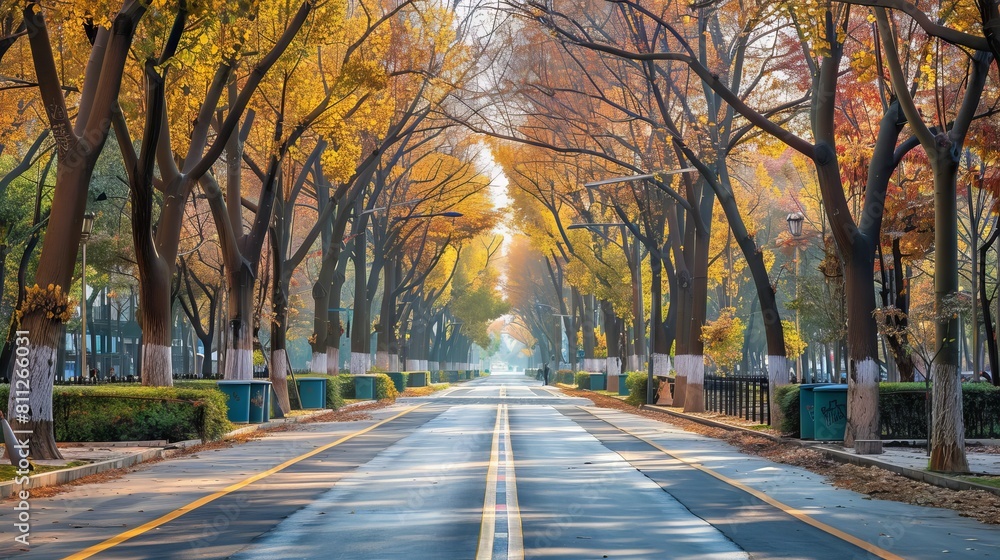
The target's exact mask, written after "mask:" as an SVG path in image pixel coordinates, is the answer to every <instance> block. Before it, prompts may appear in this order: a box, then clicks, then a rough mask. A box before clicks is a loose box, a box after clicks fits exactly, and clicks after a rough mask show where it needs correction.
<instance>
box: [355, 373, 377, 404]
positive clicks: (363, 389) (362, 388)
mask: <svg viewBox="0 0 1000 560" xmlns="http://www.w3.org/2000/svg"><path fill="white" fill-rule="evenodd" d="M354 398H357V399H361V400H365V401H371V400H375V376H374V375H355V376H354Z"/></svg>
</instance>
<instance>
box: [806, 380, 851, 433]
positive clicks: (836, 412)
mask: <svg viewBox="0 0 1000 560" xmlns="http://www.w3.org/2000/svg"><path fill="white" fill-rule="evenodd" d="M813 401H814V402H815V405H814V406H815V409H814V415H815V418H816V420H815V427H814V436H815V438H816V439H817V440H819V441H843V440H844V433H845V432H846V431H847V384H839V383H838V384H836V385H827V386H825V387H816V388H814V389H813Z"/></svg>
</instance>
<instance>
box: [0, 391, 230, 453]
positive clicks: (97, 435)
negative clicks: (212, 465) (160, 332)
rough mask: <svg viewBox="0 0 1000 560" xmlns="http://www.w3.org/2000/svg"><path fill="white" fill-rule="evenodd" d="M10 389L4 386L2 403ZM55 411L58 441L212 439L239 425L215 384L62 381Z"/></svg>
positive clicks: (54, 400)
mask: <svg viewBox="0 0 1000 560" xmlns="http://www.w3.org/2000/svg"><path fill="white" fill-rule="evenodd" d="M9 391H10V387H9V386H8V385H0V402H7V396H8V394H9ZM52 413H53V420H54V422H53V423H54V425H55V435H56V441H145V440H160V439H162V440H167V441H183V440H189V439H202V440H204V441H211V440H216V439H220V438H221V437H222V436H224V435H225V434H226V432H228V431H229V430H231V429H233V425H232V424H231V423H230V422H229V420H227V419H226V395H225V394H224V393H222V392H221V391H219V390H218V389H215V388H204V389H192V388H187V387H141V386H135V385H129V386H117V387H114V386H103V387H87V386H82V387H80V386H57V387H55V388H54V389H53V393H52Z"/></svg>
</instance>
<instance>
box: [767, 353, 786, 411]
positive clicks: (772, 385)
mask: <svg viewBox="0 0 1000 560" xmlns="http://www.w3.org/2000/svg"><path fill="white" fill-rule="evenodd" d="M789 365H790V364H789V360H788V358H786V357H785V356H773V355H769V356H768V357H767V403H768V412H769V414H770V415H771V423H770V426H771V427H772V428H777V427H780V426H781V420H782V417H781V406H779V405H778V399H777V398H775V393H776V392H777V390H778V387H780V386H782V385H788V383H789V382H790V380H791V379H790V377H789V374H788V366H789Z"/></svg>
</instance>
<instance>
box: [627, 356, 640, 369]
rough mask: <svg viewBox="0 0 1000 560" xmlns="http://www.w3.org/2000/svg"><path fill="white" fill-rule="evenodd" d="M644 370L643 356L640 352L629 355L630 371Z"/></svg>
mask: <svg viewBox="0 0 1000 560" xmlns="http://www.w3.org/2000/svg"><path fill="white" fill-rule="evenodd" d="M641 370H642V356H640V355H638V354H632V355H630V356H629V357H628V371H641Z"/></svg>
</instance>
